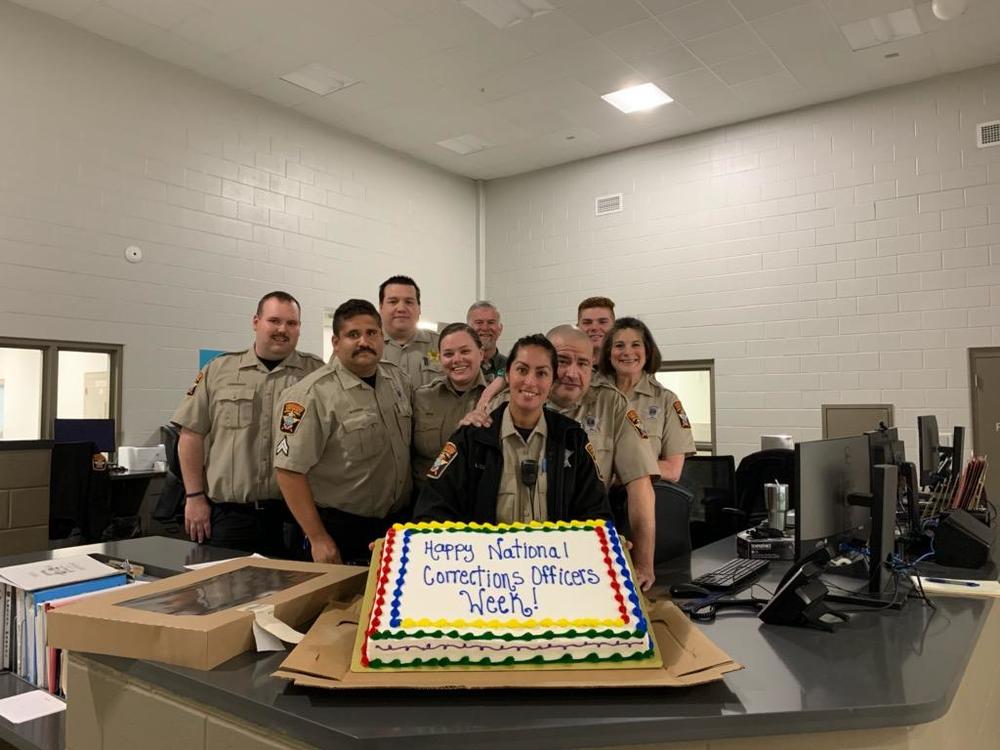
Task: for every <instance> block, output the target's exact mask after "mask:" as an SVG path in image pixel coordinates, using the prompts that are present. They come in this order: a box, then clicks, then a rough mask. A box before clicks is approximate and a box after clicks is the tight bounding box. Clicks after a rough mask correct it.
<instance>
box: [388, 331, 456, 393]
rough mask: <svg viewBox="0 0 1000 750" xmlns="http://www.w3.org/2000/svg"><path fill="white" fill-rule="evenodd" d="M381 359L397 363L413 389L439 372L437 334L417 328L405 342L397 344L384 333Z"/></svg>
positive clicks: (432, 378) (429, 380)
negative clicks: (383, 348)
mask: <svg viewBox="0 0 1000 750" xmlns="http://www.w3.org/2000/svg"><path fill="white" fill-rule="evenodd" d="M382 359H384V360H385V361H386V362H392V363H393V364H394V365H397V366H398V367H399V369H401V370H402V371H403V377H405V378H406V379H408V380H409V381H410V385H412V386H413V388H414V390H416V389H417V388H419V387H420V386H422V385H427V384H428V383H430V382H431V381H432V380H434V378H436V377H438V376H439V375H440V374H441V360H440V357H439V356H438V337H437V334H436V333H431V332H430V331H425V330H423V329H417V332H416V333H415V334H414V335H413V338H412V339H410V340H409V341H407V342H406V343H405V344H398V343H396V341H395V340H394V339H392V338H390V337H389V336H388V335H386V337H385V351H383V353H382Z"/></svg>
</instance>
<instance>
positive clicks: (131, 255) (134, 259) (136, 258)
mask: <svg viewBox="0 0 1000 750" xmlns="http://www.w3.org/2000/svg"><path fill="white" fill-rule="evenodd" d="M125 260H127V261H128V262H129V263H139V262H140V261H141V260H142V248H141V247H136V246H135V245H129V246H128V247H126V248H125Z"/></svg>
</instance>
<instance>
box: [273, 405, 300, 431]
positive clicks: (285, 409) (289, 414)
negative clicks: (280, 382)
mask: <svg viewBox="0 0 1000 750" xmlns="http://www.w3.org/2000/svg"><path fill="white" fill-rule="evenodd" d="M305 413H306V407H304V406H303V405H302V404H297V403H295V402H294V401H286V402H285V405H284V406H282V407H281V425H280V427H279V429H280V430H281V431H282V432H287V433H288V434H289V435H294V434H295V430H297V429H298V428H299V422H301V421H302V415H304V414H305Z"/></svg>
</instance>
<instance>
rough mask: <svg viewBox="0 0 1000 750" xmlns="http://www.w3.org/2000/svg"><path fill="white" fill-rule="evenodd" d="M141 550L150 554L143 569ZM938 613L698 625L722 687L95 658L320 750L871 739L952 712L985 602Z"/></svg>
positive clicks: (912, 606)
mask: <svg viewBox="0 0 1000 750" xmlns="http://www.w3.org/2000/svg"><path fill="white" fill-rule="evenodd" d="M168 541H169V542H170V543H171V544H170V545H167V546H164V543H165V542H168ZM143 542H147V543H149V544H150V545H153V546H152V547H151V548H150V554H149V555H146V556H145V558H144V556H143V554H142V550H141V549H140V547H141V545H142V543H143ZM119 544H134V545H137V547H136V549H131V548H130V549H129V550H126V551H125V552H126V553H127V554H131V555H132V559H134V560H137V561H140V562H154V563H155V564H157V565H162V566H163V567H165V568H166V567H170V566H169V564H168V563H169V562H170V560H168V559H167V558H168V557H169V556H170V554H176V555H180V556H182V557H187V556H188V555H190V554H191V550H192V549H193V548H194V549H197V548H196V547H195V545H189V544H187V543H184V542H176V541H175V540H156V541H153V540H131V541H130V542H128V543H119ZM157 545H158V546H157ZM176 545H184V546H186V547H187V551H183V550H182V549H181V548H180V547H177V546H176ZM168 547H169V548H170V549H168ZM199 551H200V552H201V553H202V554H217V553H215V552H212V551H209V550H208V549H207V548H201V549H200V550H199ZM154 553H155V554H154ZM150 556H158V559H157V560H155V561H154V560H152V559H146V558H150ZM733 556H734V547H733V542H732V540H731V539H730V540H724V541H722V542H717V543H715V544H713V545H711V546H709V547H706V548H703V549H701V550H698V551H696V552H695V553H694V554H693V556H692V558H691V559H690V560H687V559H683V560H678V561H675V562H674V563H673V564H671V565H669V566H666V567H663V568H661V569H660V570H659V571H658V587H657V592H658V593H662V592H663V591H664V587H665V586H667V585H669V584H670V583H676V582H680V581H685V580H688V579H689V578H690V577H691V576H692V575H698V574H700V573H703V572H707V571H708V570H711V569H713V568H715V567H718V566H719V565H720V564H721V563H722V562H724V561H726V560H728V559H730V558H732V557H733ZM786 567H787V564H781V563H776V564H772V566H771V569H770V570H769V571H768V572H767V573H766V574H765V576H764V577H763V578H762V579H761V583H762V585H763V586H765V587H767V588H768V589H772V590H773V588H774V586H775V585H776V583H777V581H778V579H779V578H780V575H781V572H782V571H783V570H784V569H785V568H786ZM853 583H854V585H855V586H857V584H858V582H853ZM654 593H656V592H654ZM756 593H758V594H763V593H764V592H763V591H761V589H760V588H758V589H756ZM935 601H936V603H937V605H938V609H937V610H936V611H934V610H931V609H929V608H928V607H926V606H925V605H923V604H922V603H921V602H918V601H915V600H914V601H910V602H908V603H907V604H906V606H905V607H904V608H903V609H902V611H894V610H885V611H880V612H872V611H868V612H859V613H855V614H852V617H851V621H850V622H849V623H848V624H846V625H844V626H842V627H841V628H840V629H839V630H837V632H835V633H824V632H820V631H811V630H803V629H797V628H785V627H775V626H768V625H763V624H762V623H761V622H760V621H759V620H758V619H757V618H756V616H755V615H753V614H749V613H745V612H739V611H732V612H727V611H723V612H720V614H719V617H718V619H717V620H716V621H715V622H713V623H709V624H705V625H702V626H701V627H702V628H703V629H704V632H705V633H706V634H707V635H708V636H709V637H710V638H711V639H712V640H713V641H714V642H715V643H716V644H718V645H719V646H720V647H721V648H723V649H724V650H725V651H727V652H728V653H729V654H730V655H731V656H732V657H733V658H734V659H736V660H737V661H739V662H741V663H742V664H744V665H745V666H746V669H744V670H742V671H739V672H734V673H732V674H729V675H727V676H726V678H725V679H724V680H723V681H721V682H717V683H713V684H710V685H703V686H699V687H693V688H679V689H628V690H623V689H616V690H607V689H592V690H590V689H586V690H544V691H528V690H524V691H518V690H503V691H493V690H467V691H448V692H441V691H410V690H363V691H347V690H331V691H324V690H315V689H303V688H295V687H293V686H291V685H290V684H289V683H287V682H285V681H283V680H278V679H275V678H272V677H271V676H270V674H271V672H272V671H274V670H275V669H276V668H277V667H278V665H279V664H280V662H281V661H282V659H283V658H284V656H283V654H269V655H257V654H243V655H241V656H239V657H237V658H235V659H232V660H231V661H229V662H227V663H225V664H223V665H222V666H221V667H218V668H216V669H215V670H212V671H211V672H199V671H196V670H190V669H184V668H181V667H172V666H167V665H163V664H158V663H154V662H140V661H134V660H129V659H120V658H115V657H107V656H94V657H91V658H93V659H95V660H97V661H99V662H101V663H103V664H106V665H108V666H111V667H113V668H115V669H118V670H120V671H122V672H124V673H126V674H129V675H132V676H134V677H135V678H137V679H140V680H143V681H146V682H149V683H151V684H153V685H156V686H159V687H161V688H163V689H166V690H167V691H171V692H175V693H177V694H179V695H183V696H184V697H185V698H188V699H191V700H195V701H198V702H200V703H203V704H205V705H207V706H211V707H213V708H215V709H218V710H221V711H224V712H226V713H229V714H232V715H234V716H236V717H238V718H241V719H244V720H246V721H248V722H251V723H256V724H259V725H263V726H266V727H268V728H270V729H272V730H275V731H278V732H281V733H284V734H287V735H289V736H291V737H294V738H297V739H299V740H302V741H304V742H307V743H310V744H314V745H317V746H321V747H324V748H342V747H345V748H346V747H351V748H390V747H391V748H407V749H409V748H424V747H427V748H430V747H442V746H446V745H455V746H463V747H465V746H469V745H475V746H477V747H479V746H482V747H497V748H499V747H515V746H518V745H521V744H522V743H524V742H529V743H530V744H531V745H539V744H544V745H546V746H548V747H552V748H563V747H598V746H602V745H609V744H631V743H642V742H665V741H683V740H698V739H714V738H723V737H742V736H753V735H766V734H784V733H799V732H817V731H834V730H845V729H865V728H875V727H883V726H900V725H911V724H918V723H922V722H927V721H931V720H933V719H936V718H938V717H940V716H942V715H943V714H944V713H945V712H946V711H947V710H948V707H949V706H950V703H951V699H952V697H953V696H954V694H955V691H956V690H957V688H958V684H959V681H960V680H961V677H962V675H963V673H964V671H965V666H966V663H967V662H968V659H969V655H970V653H971V652H972V649H973V647H974V646H975V643H976V640H977V638H978V637H979V633H980V630H981V628H982V626H983V623H984V622H985V618H986V614H987V613H988V608H989V606H990V604H989V603H988V602H986V601H983V600H972V599H958V598H954V599H944V598H940V599H937V600H935ZM844 608H846V607H844ZM2 724H3V722H2V721H0V739H3V738H4V734H5V733H4V731H3V726H2ZM15 744H16V743H15ZM20 746H22V747H27V746H26V745H20ZM42 746H43V747H58V746H53V745H48V744H47V743H46V744H42Z"/></svg>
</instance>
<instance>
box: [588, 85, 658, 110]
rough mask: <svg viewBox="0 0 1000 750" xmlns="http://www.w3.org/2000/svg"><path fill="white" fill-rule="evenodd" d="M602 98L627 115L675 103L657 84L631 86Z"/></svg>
mask: <svg viewBox="0 0 1000 750" xmlns="http://www.w3.org/2000/svg"><path fill="white" fill-rule="evenodd" d="M601 98H602V99H603V100H604V101H606V102H607V103H608V104H610V105H611V106H612V107H615V108H617V109H620V110H621V111H622V112H624V113H625V114H630V113H632V112H643V111H645V110H647V109H653V108H654V107H659V106H660V105H661V104H668V103H669V102H672V101H673V99H672V98H671V97H669V96H668V95H667V94H666V93H665V92H664V91H663V90H662V89H661V88H660V87H659V86H657V85H656V84H655V83H641V84H639V85H638V86H629V87H628V88H627V89H619V90H618V91H612V92H611V93H610V94H604V95H603V96H602V97H601Z"/></svg>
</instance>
